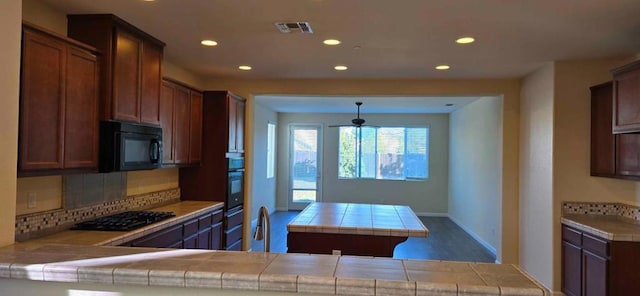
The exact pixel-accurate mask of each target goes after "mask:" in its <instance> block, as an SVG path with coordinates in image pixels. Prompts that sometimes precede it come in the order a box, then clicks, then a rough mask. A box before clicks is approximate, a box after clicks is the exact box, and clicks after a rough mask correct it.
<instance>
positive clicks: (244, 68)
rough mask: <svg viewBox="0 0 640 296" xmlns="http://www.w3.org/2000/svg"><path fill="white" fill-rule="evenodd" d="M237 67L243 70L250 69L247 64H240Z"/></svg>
mask: <svg viewBox="0 0 640 296" xmlns="http://www.w3.org/2000/svg"><path fill="white" fill-rule="evenodd" d="M238 69H240V70H244V71H249V70H251V66H249V65H241V66H238Z"/></svg>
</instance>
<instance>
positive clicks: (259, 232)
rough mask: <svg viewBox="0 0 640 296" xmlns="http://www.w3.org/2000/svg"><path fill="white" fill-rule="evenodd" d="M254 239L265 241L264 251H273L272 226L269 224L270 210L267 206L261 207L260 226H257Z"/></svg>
mask: <svg viewBox="0 0 640 296" xmlns="http://www.w3.org/2000/svg"><path fill="white" fill-rule="evenodd" d="M253 239H255V240H263V239H264V251H265V252H270V251H271V246H270V242H271V225H270V222H269V210H268V209H267V207H265V206H262V207H260V211H259V214H258V224H257V225H256V232H255V233H254V234H253Z"/></svg>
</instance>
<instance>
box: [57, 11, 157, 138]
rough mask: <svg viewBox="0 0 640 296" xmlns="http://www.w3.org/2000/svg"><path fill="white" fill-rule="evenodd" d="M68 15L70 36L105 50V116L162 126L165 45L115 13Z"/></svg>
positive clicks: (102, 81) (103, 72) (102, 114)
mask: <svg viewBox="0 0 640 296" xmlns="http://www.w3.org/2000/svg"><path fill="white" fill-rule="evenodd" d="M67 18H68V28H67V31H68V35H69V37H71V38H74V39H77V40H80V41H82V42H85V43H88V44H90V45H93V46H95V47H96V48H97V49H98V50H100V51H101V52H102V53H103V58H102V59H101V64H100V65H101V68H100V69H101V70H100V71H101V72H100V81H101V83H102V90H101V96H100V100H101V104H100V108H101V112H100V114H101V116H100V117H101V119H102V120H110V119H113V120H121V121H130V122H138V123H146V124H153V125H159V124H160V89H161V85H162V79H161V77H162V76H161V75H162V56H163V49H164V46H165V44H164V43H163V42H162V41H160V40H158V39H156V38H154V37H153V36H151V35H149V34H147V33H145V32H143V31H141V30H140V29H138V28H136V27H134V26H133V25H131V24H129V23H127V22H126V21H124V20H122V19H120V18H118V17H116V16H114V15H111V14H95V15H69V16H67Z"/></svg>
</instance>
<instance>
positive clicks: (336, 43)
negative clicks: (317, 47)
mask: <svg viewBox="0 0 640 296" xmlns="http://www.w3.org/2000/svg"><path fill="white" fill-rule="evenodd" d="M322 43H324V44H326V45H338V44H340V40H338V39H327V40H325V41H322Z"/></svg>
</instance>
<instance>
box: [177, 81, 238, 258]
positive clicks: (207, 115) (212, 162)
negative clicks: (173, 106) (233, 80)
mask: <svg viewBox="0 0 640 296" xmlns="http://www.w3.org/2000/svg"><path fill="white" fill-rule="evenodd" d="M203 95H204V97H203V100H202V110H203V111H202V133H203V135H206V136H205V137H203V138H202V155H201V161H200V163H201V165H200V166H199V167H192V168H181V169H180V190H181V198H182V199H183V200H208V201H221V202H225V203H226V202H227V200H226V199H227V196H228V191H229V190H230V188H229V186H228V183H229V172H228V170H229V167H228V161H229V158H242V157H244V125H245V99H244V98H242V97H240V96H237V95H234V94H232V93H230V92H228V91H205V92H204V93H203ZM224 216H225V220H224V226H223V227H224V236H223V242H222V245H223V247H224V248H225V249H227V250H240V249H241V248H242V239H243V237H242V234H243V220H244V209H243V205H239V206H236V207H232V208H229V207H228V203H227V204H225V214H224Z"/></svg>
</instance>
